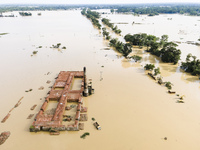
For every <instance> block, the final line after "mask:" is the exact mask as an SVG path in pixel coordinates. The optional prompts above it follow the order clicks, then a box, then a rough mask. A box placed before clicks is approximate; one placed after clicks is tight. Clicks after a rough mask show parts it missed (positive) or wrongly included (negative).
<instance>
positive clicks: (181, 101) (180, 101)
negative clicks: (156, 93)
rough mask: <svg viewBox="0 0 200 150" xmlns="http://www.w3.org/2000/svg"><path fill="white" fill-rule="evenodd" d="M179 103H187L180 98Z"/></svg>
mask: <svg viewBox="0 0 200 150" xmlns="http://www.w3.org/2000/svg"><path fill="white" fill-rule="evenodd" d="M177 103H185V102H184V101H183V100H181V99H179V100H177Z"/></svg>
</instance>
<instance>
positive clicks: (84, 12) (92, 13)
mask: <svg viewBox="0 0 200 150" xmlns="http://www.w3.org/2000/svg"><path fill="white" fill-rule="evenodd" d="M81 14H82V15H84V16H86V17H87V18H88V19H90V20H91V21H92V23H93V25H94V26H96V27H97V28H98V29H101V25H100V23H99V20H98V19H99V18H100V14H99V13H98V12H95V11H91V10H90V9H86V8H85V9H83V10H82V11H81Z"/></svg>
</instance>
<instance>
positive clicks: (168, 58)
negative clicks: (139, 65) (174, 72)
mask: <svg viewBox="0 0 200 150" xmlns="http://www.w3.org/2000/svg"><path fill="white" fill-rule="evenodd" d="M124 39H125V40H126V42H129V43H131V44H132V45H136V46H139V47H142V46H146V47H147V51H148V52H150V53H151V54H153V55H156V56H158V57H160V58H161V60H162V61H163V62H167V63H174V64H177V63H178V61H179V60H180V55H181V51H180V50H179V49H177V48H176V47H177V46H178V45H177V44H176V43H174V42H168V35H162V36H161V38H159V37H156V36H154V35H147V34H146V33H141V34H134V35H130V34H127V35H125V37H124Z"/></svg>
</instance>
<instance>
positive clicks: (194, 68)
mask: <svg viewBox="0 0 200 150" xmlns="http://www.w3.org/2000/svg"><path fill="white" fill-rule="evenodd" d="M181 68H182V69H183V70H185V71H186V72H189V73H191V74H192V75H200V60H199V59H197V57H196V56H193V55H192V54H188V55H187V57H186V62H182V63H181Z"/></svg>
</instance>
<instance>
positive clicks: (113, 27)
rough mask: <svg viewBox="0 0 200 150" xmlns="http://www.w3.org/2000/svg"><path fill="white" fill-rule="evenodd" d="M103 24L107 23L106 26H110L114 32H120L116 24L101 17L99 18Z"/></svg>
mask: <svg viewBox="0 0 200 150" xmlns="http://www.w3.org/2000/svg"><path fill="white" fill-rule="evenodd" d="M101 21H102V22H103V23H104V24H105V25H107V26H108V27H110V28H111V29H112V30H113V31H114V32H115V33H116V34H120V33H121V32H122V31H121V30H120V29H118V27H117V25H116V26H114V24H113V23H110V20H109V19H106V18H103V19H102V20H101Z"/></svg>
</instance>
